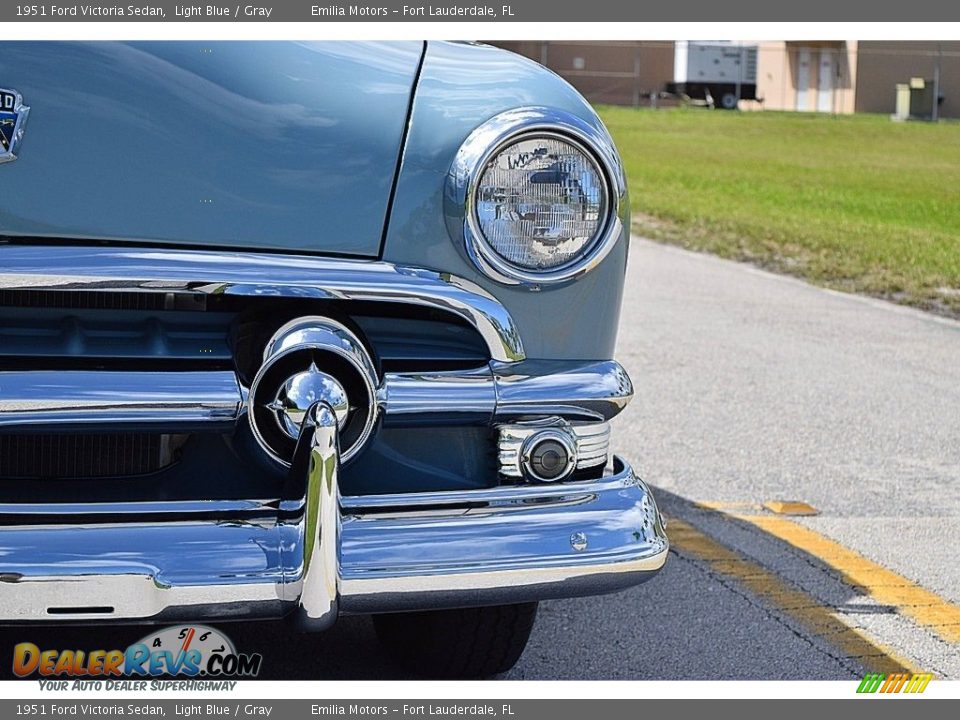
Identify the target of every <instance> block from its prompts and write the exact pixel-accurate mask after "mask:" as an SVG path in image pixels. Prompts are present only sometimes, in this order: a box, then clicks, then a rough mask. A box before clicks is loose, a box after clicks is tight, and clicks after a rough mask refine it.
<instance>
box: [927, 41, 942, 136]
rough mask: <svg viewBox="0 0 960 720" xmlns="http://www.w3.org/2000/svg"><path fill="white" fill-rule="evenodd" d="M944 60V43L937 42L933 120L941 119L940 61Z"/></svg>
mask: <svg viewBox="0 0 960 720" xmlns="http://www.w3.org/2000/svg"><path fill="white" fill-rule="evenodd" d="M942 61H943V44H942V43H937V64H936V65H934V67H933V112H931V113H930V118H931V120H933V122H938V121H939V119H940V63H941V62H942Z"/></svg>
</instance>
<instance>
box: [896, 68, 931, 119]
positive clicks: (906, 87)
mask: <svg viewBox="0 0 960 720" xmlns="http://www.w3.org/2000/svg"><path fill="white" fill-rule="evenodd" d="M896 91H897V105H896V111H895V112H894V115H893V118H894V120H932V119H933V118H934V104H935V103H937V102H939V98H936V97H934V96H935V93H936V83H935V82H934V81H933V80H925V79H923V78H910V82H909V83H897V86H896Z"/></svg>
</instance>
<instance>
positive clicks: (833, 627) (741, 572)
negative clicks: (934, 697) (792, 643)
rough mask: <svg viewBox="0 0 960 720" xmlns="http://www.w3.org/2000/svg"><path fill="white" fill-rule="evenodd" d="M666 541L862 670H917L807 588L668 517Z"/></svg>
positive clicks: (686, 524) (690, 526) (882, 671)
mask: <svg viewBox="0 0 960 720" xmlns="http://www.w3.org/2000/svg"><path fill="white" fill-rule="evenodd" d="M669 534H670V544H671V546H672V547H673V548H674V550H676V551H678V552H680V553H681V554H682V555H687V556H692V557H694V558H696V559H698V560H700V561H703V562H705V563H706V564H707V565H708V566H709V567H710V568H711V569H712V570H714V571H715V572H717V573H720V574H722V575H725V576H727V577H731V578H733V579H735V580H736V581H737V582H739V583H740V584H741V585H743V586H744V587H745V588H746V589H747V590H749V591H750V592H752V593H754V594H756V595H759V596H761V597H763V598H764V599H766V600H767V601H768V602H770V603H772V604H773V605H774V606H775V607H777V608H778V609H779V610H780V611H781V612H783V613H784V614H785V615H789V616H791V617H793V618H794V619H796V620H797V621H799V622H800V623H802V624H803V625H805V626H807V627H808V628H809V629H810V631H811V633H812V634H814V635H819V636H821V637H823V638H824V639H825V640H826V641H827V642H829V643H830V644H831V645H833V646H834V647H836V648H838V649H839V650H840V651H841V652H842V653H843V654H845V655H846V656H847V657H850V658H854V659H856V660H857V661H858V662H859V663H860V664H861V665H863V667H864V668H865V669H866V670H867V671H868V672H881V673H895V672H911V673H912V672H918V671H917V670H916V669H915V668H914V667H913V666H912V665H911V664H910V663H909V662H908V661H906V660H904V659H902V658H900V657H897V656H896V655H895V654H894V652H893V651H892V650H890V649H889V648H886V647H883V646H881V645H877V644H875V643H873V642H872V641H870V640H869V639H867V638H866V637H865V636H864V635H862V634H860V632H858V631H857V630H856V629H854V628H852V627H850V626H849V625H847V624H846V623H845V622H843V621H842V620H841V619H840V618H839V617H837V615H836V613H835V612H834V611H833V610H831V609H830V608H828V607H826V606H824V605H822V604H820V603H819V602H818V601H817V600H816V599H815V598H813V597H812V596H810V595H808V594H807V593H805V592H803V591H801V590H798V589H796V588H794V587H792V586H790V585H787V584H786V583H785V582H784V581H783V580H781V579H780V578H779V577H777V576H776V575H775V574H773V573H772V572H770V571H769V570H767V569H765V568H764V567H762V566H761V565H758V564H757V563H755V562H753V561H752V560H749V559H747V558H746V557H745V556H743V555H741V554H740V553H738V552H736V551H734V550H731V549H730V548H728V547H725V546H724V545H721V544H720V543H718V542H716V541H715V540H713V539H712V538H710V537H708V536H707V535H704V534H703V533H702V532H700V531H699V530H697V529H696V528H694V527H693V526H692V525H689V524H688V523H685V522H684V521H682V520H677V519H675V518H672V517H671V518H669Z"/></svg>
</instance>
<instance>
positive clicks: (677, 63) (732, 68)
mask: <svg viewBox="0 0 960 720" xmlns="http://www.w3.org/2000/svg"><path fill="white" fill-rule="evenodd" d="M665 89H666V91H667V92H668V93H670V94H673V95H681V96H686V97H689V98H691V99H692V100H700V101H704V102H705V103H706V104H708V105H710V106H712V107H720V108H723V109H725V110H735V109H736V108H737V105H738V103H739V101H740V100H756V99H757V46H756V45H742V44H739V43H732V42H720V41H716V42H692V41H686V40H684V41H679V42H677V43H676V44H675V47H674V58H673V82H671V83H667V85H666V88H665Z"/></svg>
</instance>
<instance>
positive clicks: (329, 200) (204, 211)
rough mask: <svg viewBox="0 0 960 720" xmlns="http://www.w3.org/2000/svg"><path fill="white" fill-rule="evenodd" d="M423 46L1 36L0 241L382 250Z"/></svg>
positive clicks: (348, 252) (364, 252)
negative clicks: (5, 120) (11, 98)
mask: <svg viewBox="0 0 960 720" xmlns="http://www.w3.org/2000/svg"><path fill="white" fill-rule="evenodd" d="M422 54H423V43H419V42H417V43H413V42H411V43H389V44H353V43H320V44H288V43H272V42H263V43H222V42H213V43H210V42H208V43H193V42H190V43H134V44H119V43H59V42H35V43H8V42H0V88H8V89H13V90H17V91H19V92H20V94H21V95H22V96H23V102H24V104H25V105H27V106H29V107H30V108H31V110H30V116H29V122H28V124H27V126H26V132H25V134H24V138H23V143H22V145H21V148H20V152H19V159H17V160H16V161H15V162H9V163H4V164H0V238H2V237H3V236H14V237H56V238H78V239H85V238H95V239H103V240H121V241H145V242H171V243H178V244H185V245H200V246H210V245H214V246H221V247H236V248H244V249H249V248H261V249H278V250H281V249H282V250H293V251H304V252H319V253H339V254H346V255H358V256H375V255H377V254H378V252H379V249H380V243H381V239H382V235H383V228H384V223H385V220H386V215H387V211H388V205H389V201H390V195H391V192H392V188H393V183H394V179H395V174H396V170H397V163H398V159H399V156H400V152H401V148H402V144H403V136H404V129H405V127H406V124H407V119H408V112H409V106H410V97H411V93H412V91H413V86H414V83H415V79H416V76H417V70H418V67H419V64H420V61H421V56H422Z"/></svg>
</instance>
